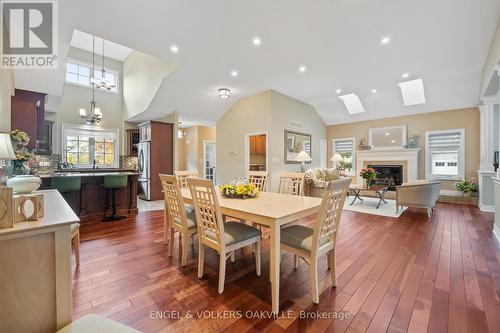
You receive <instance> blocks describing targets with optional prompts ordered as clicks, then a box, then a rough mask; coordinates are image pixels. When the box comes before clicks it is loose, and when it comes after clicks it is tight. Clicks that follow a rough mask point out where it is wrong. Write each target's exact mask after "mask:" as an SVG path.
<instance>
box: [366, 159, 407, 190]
mask: <svg viewBox="0 0 500 333" xmlns="http://www.w3.org/2000/svg"><path fill="white" fill-rule="evenodd" d="M368 167H369V168H373V169H375V171H377V180H375V185H384V186H388V187H389V191H395V190H396V186H397V185H401V184H402V183H403V166H402V165H374V164H369V165H368Z"/></svg>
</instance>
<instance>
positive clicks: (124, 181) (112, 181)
mask: <svg viewBox="0 0 500 333" xmlns="http://www.w3.org/2000/svg"><path fill="white" fill-rule="evenodd" d="M102 186H103V187H104V188H105V189H106V190H111V205H112V206H111V207H112V209H113V214H112V215H111V216H108V217H105V218H103V219H102V221H103V222H109V221H118V220H123V219H126V218H127V217H126V216H118V215H117V214H116V190H117V189H120V188H126V187H127V186H128V176H127V175H107V176H104V184H103V185H102ZM106 197H107V196H106ZM107 208H108V207H107V205H106V209H107Z"/></svg>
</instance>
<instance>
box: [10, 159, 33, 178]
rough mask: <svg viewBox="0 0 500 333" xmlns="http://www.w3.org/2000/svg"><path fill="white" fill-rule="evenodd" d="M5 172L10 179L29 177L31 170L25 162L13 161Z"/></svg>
mask: <svg viewBox="0 0 500 333" xmlns="http://www.w3.org/2000/svg"><path fill="white" fill-rule="evenodd" d="M5 172H6V174H7V176H9V177H14V176H20V175H29V174H30V168H29V167H28V165H27V164H26V162H24V161H20V160H13V161H10V164H9V165H8V166H7V167H6V168H5Z"/></svg>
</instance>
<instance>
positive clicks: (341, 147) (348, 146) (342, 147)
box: [334, 139, 354, 153]
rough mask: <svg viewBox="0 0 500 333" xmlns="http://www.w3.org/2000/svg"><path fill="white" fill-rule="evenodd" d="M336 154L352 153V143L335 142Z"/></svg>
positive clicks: (350, 140) (350, 141)
mask: <svg viewBox="0 0 500 333" xmlns="http://www.w3.org/2000/svg"><path fill="white" fill-rule="evenodd" d="M334 149H335V152H336V153H352V152H353V151H354V141H353V140H352V139H349V140H335V147H334Z"/></svg>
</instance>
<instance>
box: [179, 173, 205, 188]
mask: <svg viewBox="0 0 500 333" xmlns="http://www.w3.org/2000/svg"><path fill="white" fill-rule="evenodd" d="M174 175H175V178H177V181H178V182H179V186H180V187H181V188H183V189H184V188H187V187H188V185H187V181H186V179H188V178H199V175H198V170H186V171H174Z"/></svg>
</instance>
